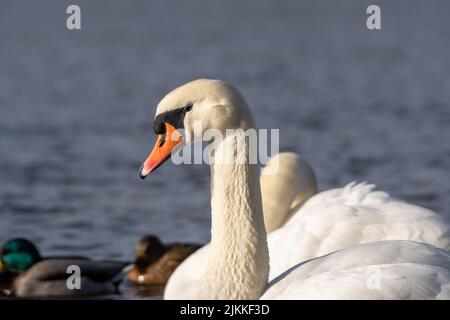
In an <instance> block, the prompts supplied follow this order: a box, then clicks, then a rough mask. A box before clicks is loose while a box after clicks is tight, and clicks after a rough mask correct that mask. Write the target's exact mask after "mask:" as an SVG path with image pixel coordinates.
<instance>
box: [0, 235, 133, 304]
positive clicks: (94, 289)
mask: <svg viewBox="0 0 450 320" xmlns="http://www.w3.org/2000/svg"><path fill="white" fill-rule="evenodd" d="M126 265H127V263H125V262H116V261H95V260H91V259H89V258H87V257H82V256H65V257H46V258H43V257H42V256H41V254H40V252H39V250H38V249H37V247H36V245H35V244H34V243H33V242H32V241H30V240H28V239H25V238H14V239H10V240H8V241H6V243H5V244H4V245H3V247H2V249H1V252H0V270H1V271H0V286H1V292H2V294H3V295H4V296H10V297H17V298H52V297H62V298H64V297H67V298H73V297H85V296H95V295H108V294H115V293H118V285H119V283H120V282H121V280H122V278H123V274H122V269H123V268H124V267H125V266H126ZM70 266H78V267H79V271H80V275H81V280H80V282H79V284H80V288H76V287H75V288H73V289H69V287H68V284H67V281H68V278H69V277H70V275H71V274H73V271H71V270H72V269H70V268H69V267H70Z"/></svg>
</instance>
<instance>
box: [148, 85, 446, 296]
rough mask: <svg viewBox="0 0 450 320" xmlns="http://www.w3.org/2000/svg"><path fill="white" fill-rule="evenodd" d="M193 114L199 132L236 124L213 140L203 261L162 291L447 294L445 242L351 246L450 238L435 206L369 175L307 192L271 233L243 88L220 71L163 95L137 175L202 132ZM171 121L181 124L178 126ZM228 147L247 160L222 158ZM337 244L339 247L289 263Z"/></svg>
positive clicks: (167, 293)
mask: <svg viewBox="0 0 450 320" xmlns="http://www.w3.org/2000/svg"><path fill="white" fill-rule="evenodd" d="M195 121H201V122H202V129H203V131H202V132H201V133H204V132H205V131H206V130H208V129H215V130H219V131H220V132H222V133H224V132H225V131H226V130H227V129H238V130H236V131H234V132H233V133H231V134H226V135H225V138H224V139H223V140H221V141H218V142H216V141H214V142H215V146H214V148H212V154H211V157H212V160H213V161H212V164H211V207H212V212H211V216H212V228H211V243H210V245H209V250H208V252H207V262H205V263H204V265H205V267H204V269H203V270H192V271H193V273H192V274H191V276H192V278H191V279H181V280H183V281H182V282H181V283H177V284H176V285H171V284H172V278H174V277H175V275H176V273H177V271H176V272H175V273H174V275H173V276H172V277H171V279H170V280H169V283H168V286H167V287H166V291H165V298H169V299H174V298H175V299H183V298H184V299H186V298H197V299H257V298H260V297H262V298H270V299H276V298H304V297H306V298H308V297H310V298H328V297H330V296H331V294H327V293H326V292H324V290H325V289H326V290H327V291H328V292H332V293H333V297H335V298H349V297H355V298H372V297H379V298H391V299H397V298H403V297H409V298H416V297H421V298H449V296H450V292H449V291H450V285H449V279H450V274H449V273H450V257H449V255H448V253H447V252H445V251H443V250H440V249H438V248H435V247H432V246H431V245H427V244H422V243H418V242H414V241H377V242H373V243H367V244H363V245H359V246H355V245H358V244H359V243H363V242H368V241H373V240H391V239H395V240H397V239H398V240H400V239H407V240H418V241H426V242H430V243H432V244H435V245H437V246H439V247H443V248H448V247H449V243H450V240H449V239H450V238H449V227H448V225H447V224H445V223H444V222H443V221H442V220H441V219H440V218H439V217H438V216H437V215H436V214H434V213H433V212H431V211H429V210H426V209H423V208H420V207H416V206H413V205H409V204H406V203H404V202H401V201H398V200H395V199H393V198H391V197H389V196H388V195H387V194H386V193H383V192H373V191H372V186H370V185H365V184H358V185H354V184H351V185H349V186H347V187H345V188H341V189H335V190H330V191H326V192H323V193H320V194H317V195H315V196H313V197H312V198H311V199H309V200H308V201H307V202H306V203H305V204H304V205H303V206H302V207H301V209H300V210H299V211H298V212H297V213H296V214H295V215H294V216H293V217H292V218H291V219H290V220H289V221H288V223H287V224H286V225H285V226H283V227H281V228H279V229H278V230H276V231H275V232H272V233H271V234H270V235H269V241H267V235H266V230H265V227H264V220H263V214H262V201H261V194H260V184H259V181H258V170H257V165H255V164H251V163H250V161H249V159H250V155H249V148H248V141H247V139H246V136H245V133H244V132H243V130H247V129H250V128H254V122H253V118H252V116H251V113H250V110H249V108H248V107H247V104H246V102H245V100H244V98H243V97H242V96H241V94H240V93H239V92H238V91H237V90H236V89H234V88H233V87H231V86H229V85H228V84H226V83H224V82H222V81H219V80H207V79H200V80H196V81H192V82H190V83H187V84H185V85H183V86H181V87H179V88H177V89H175V90H173V91H172V92H170V93H169V94H168V95H167V96H165V97H164V98H163V100H161V102H160V103H159V104H158V107H157V110H156V116H155V120H154V131H155V133H156V134H158V139H157V143H156V144H155V147H154V149H153V151H152V152H151V154H150V155H149V157H148V158H147V159H146V161H145V162H144V164H143V165H142V167H141V169H140V175H141V177H146V176H147V175H149V174H150V173H151V172H152V171H153V170H155V169H156V168H157V167H158V166H160V165H161V164H162V163H163V162H164V161H165V160H167V159H168V158H169V157H170V153H171V151H172V150H173V148H175V147H176V145H178V144H179V143H180V142H181V141H182V140H183V139H184V140H185V142H186V143H191V142H193V141H194V140H198V139H201V138H203V135H202V134H199V133H198V132H197V133H196V132H195V131H194V130H193V127H194V122H195ZM177 129H184V130H185V132H184V135H181V134H180V133H179V130H177ZM239 129H242V130H239ZM230 154H231V155H234V156H236V157H235V158H239V159H241V160H242V159H243V160H244V161H243V162H242V161H241V162H236V161H235V162H232V163H227V162H226V161H220V160H221V159H227V156H228V155H230ZM218 160H219V161H218ZM309 203H311V204H309ZM381 203H384V205H383V206H381V207H380V208H378V207H377V206H379V205H380V204H381ZM321 210H322V211H323V212H324V213H323V214H322V212H321ZM411 211H412V213H411V214H409V212H411ZM322 224H323V225H324V227H322ZM348 231H351V232H350V233H349V234H347V232H348ZM302 232H304V234H302ZM329 232H331V237H329V234H328V233H329ZM268 242H269V244H268ZM269 248H270V254H271V266H270V268H271V273H273V275H275V276H278V275H280V276H279V277H278V278H276V279H273V280H272V281H271V282H270V283H268V278H269ZM343 248H346V249H343ZM337 249H343V250H342V251H338V252H335V253H331V254H329V255H327V256H323V257H320V258H317V259H315V260H310V261H307V262H304V263H301V264H299V265H295V264H297V263H299V262H301V261H303V260H304V259H305V258H306V257H308V256H309V257H314V256H315V255H316V254H320V253H321V252H326V253H329V252H331V251H332V250H337ZM200 250H202V249H200ZM284 260H286V261H284ZM188 261H189V259H188V260H186V261H185V262H184V263H186V262H188ZM184 263H183V264H184ZM183 264H182V265H183ZM182 265H181V266H182ZM181 266H180V267H181ZM289 267H291V269H288V268H289ZM372 267H374V268H378V269H380V274H381V279H382V281H381V287H380V288H377V290H378V292H377V295H374V294H373V293H372V290H373V288H372V287H370V286H368V285H363V280H364V279H366V278H367V277H368V275H367V272H366V271H370V270H371V268H372ZM194 272H197V273H196V274H195V273H194ZM273 275H272V276H271V278H273ZM310 275H314V277H313V278H311V277H310ZM364 277H366V278H364ZM311 279H312V280H311ZM352 279H356V280H357V281H349V280H352ZM310 280H311V281H310ZM343 284H345V290H344V289H343V288H344V287H341V285H343ZM316 288H317V290H316ZM324 288H325V289H324ZM300 290H302V294H299V291H300ZM352 292H355V293H356V292H357V293H358V295H354V296H352V295H351V293H352Z"/></svg>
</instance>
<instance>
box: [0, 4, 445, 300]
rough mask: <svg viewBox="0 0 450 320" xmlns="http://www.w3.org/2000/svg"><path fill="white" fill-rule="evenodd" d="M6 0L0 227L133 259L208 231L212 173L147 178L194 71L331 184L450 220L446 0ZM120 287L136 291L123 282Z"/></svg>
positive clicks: (199, 238) (59, 247) (0, 66)
mask: <svg viewBox="0 0 450 320" xmlns="http://www.w3.org/2000/svg"><path fill="white" fill-rule="evenodd" d="M70 3H71V2H69V1H39V2H36V3H34V2H33V4H31V3H30V2H29V1H18V0H13V1H2V2H1V4H0V108H1V115H0V152H1V157H0V218H1V223H0V240H1V242H3V241H5V240H6V239H8V238H10V237H17V236H26V237H28V238H30V239H32V240H33V241H35V242H36V244H37V245H38V246H39V248H40V249H41V251H42V252H43V253H44V254H48V255H50V254H66V253H67V254H73V253H76V254H86V255H89V256H91V257H93V258H107V259H122V260H123V259H126V260H131V259H132V258H133V255H134V246H135V244H136V242H137V241H138V239H139V238H140V237H141V236H142V235H143V234H145V233H153V234H156V235H158V236H160V237H161V238H162V239H163V240H164V241H181V242H185V241H189V242H199V243H205V242H207V241H208V239H209V230H210V217H209V170H208V169H207V167H206V166H198V165H197V166H196V165H190V166H175V165H173V164H167V165H165V166H163V167H161V168H160V169H158V171H157V172H155V174H154V175H152V176H151V177H150V178H149V179H148V180H145V181H142V180H141V179H139V177H138V168H139V166H140V164H141V162H142V161H143V160H144V159H145V157H146V156H147V154H148V152H149V151H150V149H151V147H152V145H153V141H154V138H155V137H154V135H153V133H152V130H151V128H152V119H153V115H154V110H155V109H154V108H155V106H156V104H157V102H158V101H159V99H160V98H161V97H162V96H163V95H164V94H165V93H166V92H167V91H168V90H170V89H172V88H173V87H175V86H176V85H179V84H181V83H183V82H186V81H188V80H192V79H195V78H198V77H212V78H221V79H224V80H226V81H228V82H230V83H232V84H233V85H235V86H236V87H238V88H239V89H240V90H241V91H242V93H243V94H244V96H245V97H246V99H247V101H248V103H249V104H250V106H251V109H252V111H253V112H254V114H255V118H256V121H257V123H258V125H259V127H261V128H279V129H280V137H281V147H282V148H283V149H290V150H296V151H298V152H300V153H301V154H302V155H303V156H304V157H305V158H306V159H308V160H309V161H310V162H311V163H312V164H313V167H314V169H315V170H316V172H317V175H318V178H319V182H320V188H321V189H328V188H332V187H338V186H343V185H344V184H346V183H348V182H350V181H352V180H358V181H361V180H367V181H369V182H372V183H375V184H377V185H378V187H379V188H381V189H383V190H386V191H388V192H390V193H391V194H393V195H395V196H397V197H400V198H403V199H405V200H408V201H411V202H413V203H416V204H419V205H422V206H425V207H428V208H431V209H433V210H436V211H438V212H440V213H442V214H444V215H447V217H450V215H449V212H450V201H449V195H450V174H449V172H450V160H449V159H450V140H449V139H450V130H449V129H450V128H449V123H450V105H449V103H450V102H449V101H450V90H449V88H450V77H449V74H450V59H449V57H450V41H449V34H450V20H449V19H448V12H449V9H450V3H449V2H448V1H421V2H416V1H395V2H393V1H389V2H385V3H384V2H377V3H381V7H382V29H381V30H379V31H369V30H367V29H366V27H365V18H366V14H365V8H366V7H367V5H368V4H369V2H366V1H350V2H349V1H339V4H338V3H337V2H334V1H320V3H313V2H312V1H309V4H308V3H306V2H300V1H294V0H291V1H269V0H265V1H260V0H259V1H250V2H246V3H247V5H243V4H242V2H241V1H238V0H233V1H199V0H196V1H182V0H178V1H162V0H161V1H151V2H150V1H148V2H145V1H118V0H115V1H106V0H103V1H99V0H98V1H77V3H79V4H80V6H81V8H82V30H81V31H68V30H66V29H65V18H66V15H65V9H66V7H67V5H68V4H70ZM123 291H124V296H123V297H124V298H133V297H138V296H139V293H138V292H137V291H136V290H134V289H129V287H128V286H125V287H124V290H123Z"/></svg>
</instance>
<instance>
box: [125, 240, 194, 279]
mask: <svg viewBox="0 0 450 320" xmlns="http://www.w3.org/2000/svg"><path fill="white" fill-rule="evenodd" d="M200 247H201V245H197V244H179V243H175V244H167V245H164V244H162V243H161V241H160V240H159V239H158V238H157V237H156V236H153V235H146V236H144V237H143V238H142V239H141V240H140V241H139V243H138V245H137V246H136V260H135V262H134V264H133V267H132V269H131V271H130V272H129V273H128V280H130V281H131V282H134V283H137V284H141V285H146V286H162V285H165V284H166V283H167V280H169V278H170V276H171V275H172V273H173V272H174V271H175V269H176V268H177V267H178V265H180V264H181V263H182V262H183V261H184V260H185V259H186V258H187V257H189V256H190V255H191V254H192V253H194V252H195V251H196V250H197V249H199V248H200Z"/></svg>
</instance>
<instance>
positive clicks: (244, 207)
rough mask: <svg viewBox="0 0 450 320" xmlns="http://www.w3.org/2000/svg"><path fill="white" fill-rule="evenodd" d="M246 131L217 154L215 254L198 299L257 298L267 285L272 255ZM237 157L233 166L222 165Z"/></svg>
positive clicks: (213, 196) (214, 168)
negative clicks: (250, 160)
mask: <svg viewBox="0 0 450 320" xmlns="http://www.w3.org/2000/svg"><path fill="white" fill-rule="evenodd" d="M248 150H249V148H248V143H247V139H246V138H245V135H244V134H243V132H237V133H234V134H231V135H228V136H227V137H226V138H225V139H224V140H223V141H222V142H220V143H219V144H218V145H217V146H216V148H215V149H214V153H213V155H212V164H211V208H212V228H211V251H210V257H209V262H208V267H207V271H206V272H205V274H204V276H203V279H202V284H201V286H200V292H199V295H198V298H202V299H257V298H259V297H260V296H261V294H262V292H263V290H264V287H265V286H266V284H267V280H268V274H269V254H268V247H267V235H266V230H265V227H264V218H263V214H262V202H261V190H260V184H259V167H258V165H257V164H250V163H249V154H248ZM230 155H233V156H235V158H234V159H233V161H224V159H225V158H226V157H227V156H230Z"/></svg>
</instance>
